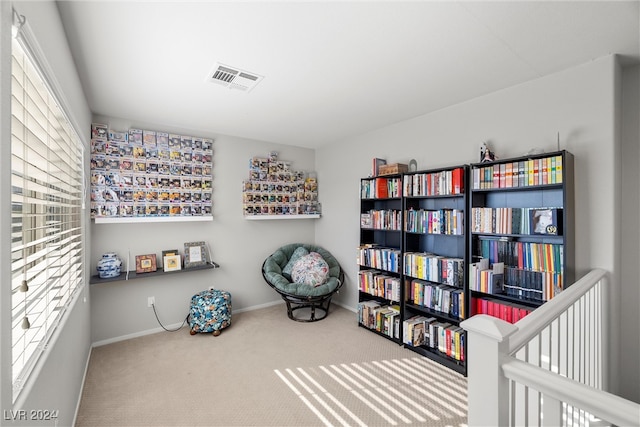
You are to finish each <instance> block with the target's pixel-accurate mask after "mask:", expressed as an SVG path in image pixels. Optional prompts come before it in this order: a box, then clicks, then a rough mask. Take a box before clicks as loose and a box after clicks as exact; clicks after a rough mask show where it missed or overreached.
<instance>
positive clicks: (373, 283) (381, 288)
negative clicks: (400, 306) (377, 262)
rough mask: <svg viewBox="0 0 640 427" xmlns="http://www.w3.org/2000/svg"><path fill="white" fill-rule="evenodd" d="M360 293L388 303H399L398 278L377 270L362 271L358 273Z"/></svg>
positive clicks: (399, 288) (399, 286)
mask: <svg viewBox="0 0 640 427" xmlns="http://www.w3.org/2000/svg"><path fill="white" fill-rule="evenodd" d="M358 286H359V288H360V291H362V292H365V293H367V294H369V295H373V296H376V297H382V298H385V299H388V300H389V301H398V302H399V301H400V295H401V283H400V278H398V277H393V276H389V275H387V274H384V273H383V272H381V271H378V270H362V271H360V272H358Z"/></svg>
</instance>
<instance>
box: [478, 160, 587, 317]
mask: <svg viewBox="0 0 640 427" xmlns="http://www.w3.org/2000/svg"><path fill="white" fill-rule="evenodd" d="M470 174H471V184H472V185H471V189H470V201H471V206H470V217H469V220H470V224H469V231H470V232H469V239H468V245H469V250H470V258H471V259H470V263H471V264H470V266H469V269H470V279H469V287H470V290H471V296H472V302H471V315H473V314H489V315H492V316H495V317H500V318H502V319H503V320H506V321H508V322H511V323H515V322H517V321H518V320H519V319H520V318H522V317H523V316H525V315H527V314H528V313H530V312H531V311H532V310H535V308H537V307H539V306H540V305H542V304H544V302H546V301H548V300H550V299H551V298H553V297H554V296H555V295H557V294H558V293H559V292H561V291H562V289H564V288H565V287H566V286H569V285H571V284H572V283H573V282H574V281H575V261H574V259H575V243H574V235H575V230H574V214H575V203H574V157H573V155H572V154H571V153H569V152H567V151H566V150H563V151H557V152H551V153H543V154H539V155H533V156H525V157H516V158H510V159H504V160H499V161H495V162H491V163H478V164H473V165H471V171H470Z"/></svg>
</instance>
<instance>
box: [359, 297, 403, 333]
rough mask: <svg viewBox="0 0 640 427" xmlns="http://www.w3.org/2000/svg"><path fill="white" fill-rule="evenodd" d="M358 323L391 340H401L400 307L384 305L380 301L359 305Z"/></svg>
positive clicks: (364, 302) (360, 303)
mask: <svg viewBox="0 0 640 427" xmlns="http://www.w3.org/2000/svg"><path fill="white" fill-rule="evenodd" d="M358 323H359V324H360V325H362V326H364V327H366V328H368V329H373V330H375V331H378V332H380V333H381V334H384V335H387V336H388V337H390V338H395V339H399V338H400V306H398V305H391V306H390V305H383V304H380V303H379V302H378V301H373V300H370V301H362V302H359V303H358Z"/></svg>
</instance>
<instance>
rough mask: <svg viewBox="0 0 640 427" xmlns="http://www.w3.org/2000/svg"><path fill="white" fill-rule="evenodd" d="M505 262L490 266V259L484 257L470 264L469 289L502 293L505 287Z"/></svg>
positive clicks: (486, 292)
mask: <svg viewBox="0 0 640 427" xmlns="http://www.w3.org/2000/svg"><path fill="white" fill-rule="evenodd" d="M503 285H504V263H503V262H495V263H493V264H492V265H491V267H490V266H489V259H488V258H482V259H481V260H480V261H478V262H473V263H471V264H469V289H471V290H472V291H478V292H483V293H485V294H501V293H502V291H503V289H504V287H503Z"/></svg>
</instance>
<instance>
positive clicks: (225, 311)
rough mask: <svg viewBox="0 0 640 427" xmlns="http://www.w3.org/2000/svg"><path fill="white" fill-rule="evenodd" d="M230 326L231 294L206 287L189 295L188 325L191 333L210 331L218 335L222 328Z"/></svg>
mask: <svg viewBox="0 0 640 427" xmlns="http://www.w3.org/2000/svg"><path fill="white" fill-rule="evenodd" d="M228 326H231V294H230V293H229V292H226V291H220V290H217V289H208V290H206V291H202V292H200V293H197V294H195V295H194V296H192V297H191V309H190V310H189V327H190V328H191V332H190V333H191V335H195V334H197V333H208V332H212V333H213V336H216V337H217V336H218V335H220V333H221V331H222V329H224V328H226V327H228Z"/></svg>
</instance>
